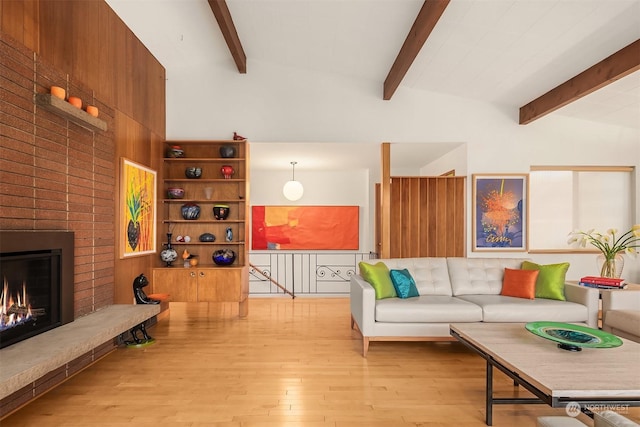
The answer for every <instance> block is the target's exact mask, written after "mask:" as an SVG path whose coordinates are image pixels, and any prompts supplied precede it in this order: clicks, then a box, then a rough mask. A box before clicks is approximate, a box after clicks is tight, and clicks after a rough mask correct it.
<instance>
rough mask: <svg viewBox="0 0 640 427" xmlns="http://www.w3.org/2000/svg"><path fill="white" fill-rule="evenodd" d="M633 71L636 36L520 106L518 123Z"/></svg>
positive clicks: (639, 53) (638, 60) (638, 50)
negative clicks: (608, 54)
mask: <svg viewBox="0 0 640 427" xmlns="http://www.w3.org/2000/svg"><path fill="white" fill-rule="evenodd" d="M637 70H640V39H639V40H636V41H635V42H633V43H631V44H630V45H628V46H626V47H624V48H622V49H620V50H619V51H617V52H616V53H614V54H613V55H611V56H609V57H607V58H605V59H603V60H602V61H600V62H598V63H597V64H596V65H594V66H592V67H590V68H588V69H586V70H584V71H583V72H582V73H580V74H578V75H577V76H575V77H572V78H571V79H569V80H567V81H566V82H564V83H562V84H561V85H559V86H556V87H555V88H553V89H551V90H550V91H549V92H547V93H545V94H544V95H542V96H540V97H538V98H536V99H534V100H533V101H531V102H530V103H528V104H527V105H525V106H523V107H520V124H521V125H526V124H528V123H531V122H532V121H534V120H536V119H539V118H540V117H542V116H544V115H546V114H549V113H551V112H552V111H555V110H557V109H558V108H561V107H564V106H565V105H567V104H569V103H571V102H573V101H575V100H577V99H580V98H582V97H583V96H586V95H589V94H590V93H591V92H594V91H596V90H598V89H600V88H601V87H604V86H606V85H608V84H609V83H613V82H615V81H616V80H618V79H621V78H622V77H624V76H626V75H629V74H631V73H633V72H635V71H637Z"/></svg>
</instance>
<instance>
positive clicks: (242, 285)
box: [152, 266, 249, 317]
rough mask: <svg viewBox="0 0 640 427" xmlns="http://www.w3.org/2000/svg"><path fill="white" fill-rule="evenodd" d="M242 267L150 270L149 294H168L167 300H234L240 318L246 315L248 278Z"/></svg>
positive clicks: (246, 270) (177, 267)
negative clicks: (151, 291)
mask: <svg viewBox="0 0 640 427" xmlns="http://www.w3.org/2000/svg"><path fill="white" fill-rule="evenodd" d="M247 274H248V268H246V267H226V268H223V267H221V268H197V267H189V268H183V267H180V266H176V267H170V268H154V269H153V282H152V283H153V293H160V294H169V295H171V301H181V302H237V303H238V307H239V309H238V312H239V315H240V317H246V316H247V315H248V314H249V278H248V276H247Z"/></svg>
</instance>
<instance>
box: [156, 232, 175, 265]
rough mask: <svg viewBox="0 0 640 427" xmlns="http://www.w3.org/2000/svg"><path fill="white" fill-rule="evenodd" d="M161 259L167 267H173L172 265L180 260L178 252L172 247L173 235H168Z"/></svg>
mask: <svg viewBox="0 0 640 427" xmlns="http://www.w3.org/2000/svg"><path fill="white" fill-rule="evenodd" d="M160 259H161V260H162V261H163V262H166V263H167V267H171V263H172V262H174V261H175V260H177V259H178V252H176V250H175V249H173V246H171V233H167V243H166V248H164V249H163V250H162V252H160Z"/></svg>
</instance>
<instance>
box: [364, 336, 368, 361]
mask: <svg viewBox="0 0 640 427" xmlns="http://www.w3.org/2000/svg"><path fill="white" fill-rule="evenodd" d="M368 352H369V338H367V337H362V357H365V358H366V357H367V353H368Z"/></svg>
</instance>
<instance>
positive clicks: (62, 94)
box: [51, 86, 67, 99]
mask: <svg viewBox="0 0 640 427" xmlns="http://www.w3.org/2000/svg"><path fill="white" fill-rule="evenodd" d="M51 95H53V96H55V97H56V98H60V99H64V98H66V96H67V91H66V90H64V89H63V88H61V87H60V86H51Z"/></svg>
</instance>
